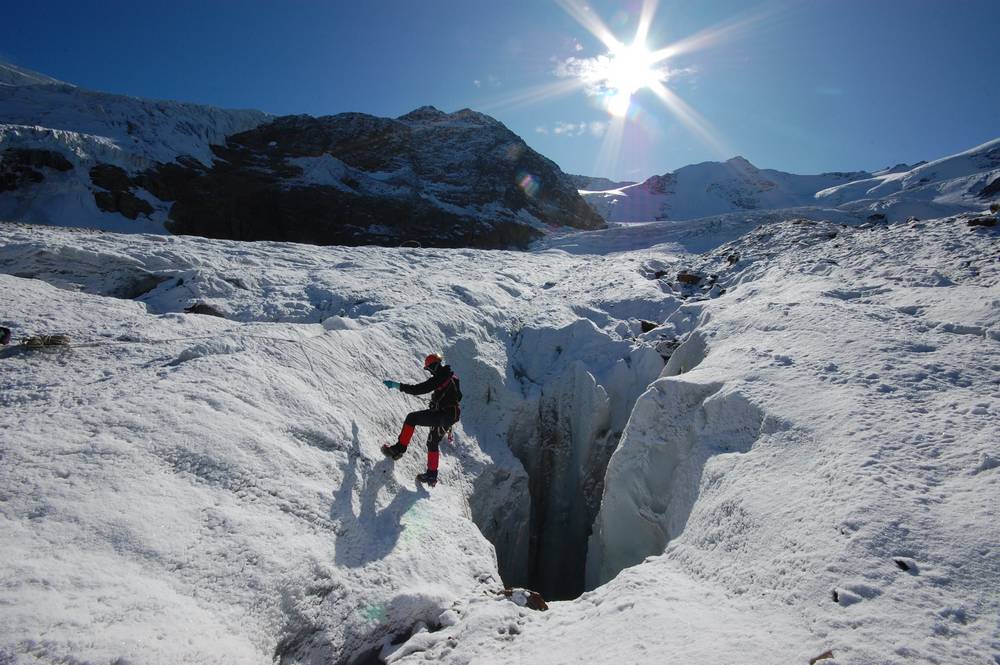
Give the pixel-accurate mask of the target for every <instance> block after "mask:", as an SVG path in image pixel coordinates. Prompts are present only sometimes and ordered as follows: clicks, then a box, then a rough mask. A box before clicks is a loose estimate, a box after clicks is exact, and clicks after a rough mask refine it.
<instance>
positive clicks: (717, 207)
mask: <svg viewBox="0 0 1000 665" xmlns="http://www.w3.org/2000/svg"><path fill="white" fill-rule="evenodd" d="M581 189H582V190H585V189H589V188H585V187H581ZM605 189H606V191H599V192H595V191H582V192H581V193H582V194H583V196H584V198H585V199H586V200H587V202H588V203H590V204H591V205H592V206H593V207H594V209H595V210H597V212H598V213H600V215H601V216H602V217H603V218H604V219H605V220H607V221H609V222H641V221H651V220H687V219H697V218H701V217H709V216H713V215H721V214H727V213H736V212H741V211H751V210H781V209H786V208H798V209H801V208H805V207H809V208H825V209H831V208H836V209H837V210H838V211H840V212H846V213H850V214H851V215H853V216H854V217H857V218H859V219H867V218H868V217H870V216H873V215H874V216H877V217H876V218H877V219H883V218H884V219H886V220H887V221H897V220H901V219H903V220H905V219H907V218H908V217H911V216H915V217H922V218H931V217H943V216H946V215H950V214H954V213H958V212H964V211H968V210H976V209H982V208H984V207H986V206H987V205H988V204H989V203H990V202H991V201H993V200H996V199H997V198H998V196H1000V139H998V140H994V141H990V142H988V143H984V144H983V145H980V146H978V147H976V148H973V149H971V150H968V151H966V152H962V153H959V154H957V155H952V156H950V157H945V158H943V159H938V160H936V161H933V162H929V163H928V162H920V163H918V164H914V165H907V164H897V165H896V166H893V167H889V168H886V169H884V170H882V171H876V172H873V173H870V172H867V171H854V172H846V173H841V172H838V173H823V174H820V175H796V174H793V173H785V172H783V171H776V170H773V169H759V168H757V167H756V166H754V165H753V164H751V163H750V162H749V161H747V160H746V159H744V158H743V157H734V158H732V159H730V160H728V161H725V162H703V163H701V164H692V165H691V166H685V167H683V168H680V169H677V170H676V171H672V172H670V173H665V174H663V175H658V176H652V177H651V178H647V179H646V180H645V181H643V182H641V183H638V184H634V185H626V186H618V187H609V188H605ZM879 216H881V217H879Z"/></svg>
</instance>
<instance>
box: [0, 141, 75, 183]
mask: <svg viewBox="0 0 1000 665" xmlns="http://www.w3.org/2000/svg"><path fill="white" fill-rule="evenodd" d="M72 168H73V165H72V164H71V163H70V162H69V160H67V159H66V158H65V157H63V156H62V155H61V154H59V153H58V152H55V151H53V150H37V149H32V148H7V149H6V150H4V151H3V156H2V157H0V192H12V191H15V190H17V189H20V188H21V187H23V186H24V185H30V184H32V183H39V182H42V181H43V180H45V173H44V171H42V169H52V170H53V171H60V172H65V171H69V170H71V169H72Z"/></svg>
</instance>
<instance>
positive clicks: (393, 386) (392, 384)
mask: <svg viewBox="0 0 1000 665" xmlns="http://www.w3.org/2000/svg"><path fill="white" fill-rule="evenodd" d="M382 383H384V384H385V387H386V388H388V389H389V390H399V381H390V380H389V379H386V380H385V381H383V382H382Z"/></svg>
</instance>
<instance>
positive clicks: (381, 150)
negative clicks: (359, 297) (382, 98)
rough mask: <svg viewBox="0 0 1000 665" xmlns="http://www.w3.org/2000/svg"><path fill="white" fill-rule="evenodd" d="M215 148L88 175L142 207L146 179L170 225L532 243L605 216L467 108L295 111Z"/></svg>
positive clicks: (242, 236) (276, 236)
mask: <svg viewBox="0 0 1000 665" xmlns="http://www.w3.org/2000/svg"><path fill="white" fill-rule="evenodd" d="M213 152H214V153H215V155H216V157H217V159H216V161H215V162H214V163H213V165H212V166H211V167H210V168H209V167H205V166H203V165H202V164H200V163H199V162H196V161H195V160H178V161H177V162H176V163H171V164H161V165H158V166H157V167H156V168H154V169H150V170H149V171H146V172H143V173H140V174H137V175H136V176H134V177H131V178H129V177H128V176H127V175H126V174H124V172H121V173H118V172H117V171H115V170H114V169H115V167H108V166H107V165H102V166H100V167H97V168H95V169H94V170H92V171H91V178H92V180H93V181H94V183H95V184H96V185H98V186H100V187H103V188H104V189H106V190H108V191H109V192H111V193H114V194H115V195H116V196H115V198H114V200H113V201H111V200H110V198H111V197H108V196H104V197H103V199H104V201H103V205H107V206H109V207H116V208H117V209H118V210H119V211H121V212H123V214H125V209H126V208H127V209H128V212H129V213H135V212H138V213H141V212H142V210H141V209H138V210H137V209H136V208H135V207H134V206H132V207H129V204H130V203H134V202H130V201H126V200H125V198H124V194H123V193H124V192H129V191H131V188H132V187H136V186H140V187H143V188H144V189H146V190H147V191H149V192H150V193H151V194H153V195H154V196H155V197H156V198H158V199H160V200H162V201H169V202H173V205H172V207H171V209H170V212H169V220H168V223H167V226H168V229H169V230H170V231H172V232H174V233H180V234H191V235H203V236H208V237H213V238H228V239H235V240H278V241H291V242H303V243H313V244H321V245H329V244H338V245H362V244H382V245H399V244H402V243H404V242H411V241H417V242H419V243H420V244H421V245H423V246H438V247H459V246H465V247H482V248H521V247H525V246H527V244H528V243H530V242H531V241H532V240H534V239H536V238H537V237H539V236H540V235H541V234H542V229H544V228H545V227H547V226H571V227H576V228H583V229H595V228H602V227H603V226H604V221H603V220H602V219H601V218H600V216H598V215H597V214H596V213H595V212H594V211H593V210H592V209H591V208H590V207H589V206H588V205H587V204H586V203H585V202H584V201H583V199H582V198H581V197H580V196H579V194H578V193H577V191H576V188H575V187H574V185H573V183H572V182H571V181H570V180H569V178H567V177H566V175H565V174H563V173H562V172H561V171H560V170H559V168H558V167H557V166H556V165H555V164H554V163H552V162H551V161H549V160H548V159H546V158H545V157H543V156H541V155H539V154H538V153H536V152H535V151H534V150H532V149H531V148H529V147H528V146H527V145H526V144H525V143H524V141H522V140H521V139H520V138H519V137H518V136H517V135H515V134H514V133H512V132H511V131H510V130H508V129H507V128H506V127H504V126H503V125H502V124H501V123H500V122H498V121H496V120H494V119H493V118H490V117H489V116H486V115H483V114H480V113H476V112H474V111H470V110H467V109H466V110H463V111H458V112H456V113H451V114H447V113H443V112H442V111H439V110H437V109H435V108H433V107H422V108H419V109H417V110H415V111H412V112H411V113H408V114H406V115H404V116H401V117H400V118H398V119H395V120H393V119H389V118H377V117H374V116H370V115H365V114H362V113H343V114H340V115H336V116H327V117H321V118H314V117H310V116H286V117H281V118H277V119H275V120H274V121H273V122H270V123H268V124H265V125H262V126H260V127H257V128H256V129H252V130H250V131H247V132H243V133H240V134H235V135H233V136H230V137H229V138H228V140H227V143H226V145H224V146H213ZM143 203H145V202H143ZM99 205H102V203H100V202H99ZM147 205H148V204H147ZM105 209H108V208H105Z"/></svg>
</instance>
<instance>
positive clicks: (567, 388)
mask: <svg viewBox="0 0 1000 665" xmlns="http://www.w3.org/2000/svg"><path fill="white" fill-rule="evenodd" d="M662 368H663V359H662V358H661V357H660V355H659V354H658V353H656V351H654V350H653V349H652V348H650V347H647V346H642V345H636V344H635V343H634V342H633V341H632V340H624V339H617V338H615V337H612V336H610V335H608V334H607V333H605V332H602V331H601V330H599V329H598V328H597V327H596V326H594V324H593V323H591V322H590V321H588V320H578V321H576V322H574V323H572V324H570V325H568V326H565V327H563V328H541V329H525V330H522V331H521V332H520V333H519V335H518V336H517V338H516V340H515V342H514V345H513V348H512V352H511V372H512V373H513V378H514V379H516V383H515V384H513V385H516V386H519V387H520V389H521V391H522V394H523V398H524V401H523V403H522V404H521V405H520V407H519V408H518V410H517V413H516V415H515V416H514V418H513V420H512V422H511V425H510V429H509V431H508V434H507V440H508V443H509V445H510V449H511V450H512V451H513V453H514V455H516V456H517V458H518V459H520V460H521V463H522V464H523V465H524V468H525V470H526V471H527V474H528V478H529V490H530V495H531V516H530V526H529V542H528V551H527V561H526V562H525V564H526V565H525V566H524V568H523V574H522V576H521V579H516V580H512V581H513V582H515V583H523V584H527V585H529V586H531V587H532V588H534V589H537V590H538V591H540V592H541V593H542V594H543V595H544V596H545V597H546V598H552V599H560V598H571V597H575V596H577V595H579V594H580V593H581V592H582V591H583V582H584V571H585V564H586V547H587V538H588V536H589V533H590V527H591V524H593V520H594V517H595V516H596V514H597V511H598V509H599V507H600V497H601V493H602V491H603V483H604V473H605V469H606V467H607V463H608V460H609V459H610V457H611V454H612V452H613V451H614V449H615V446H617V444H618V439H619V437H620V436H621V432H622V429H623V428H624V425H625V422H626V421H627V419H628V414H629V413H630V412H631V409H632V405H633V404H634V403H635V400H636V398H637V397H638V396H639V395H640V394H641V393H642V392H643V390H645V388H646V386H647V385H649V382H650V381H652V380H654V379H655V378H656V377H657V376H658V375H659V373H660V371H661V370H662ZM505 579H506V578H505Z"/></svg>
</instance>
